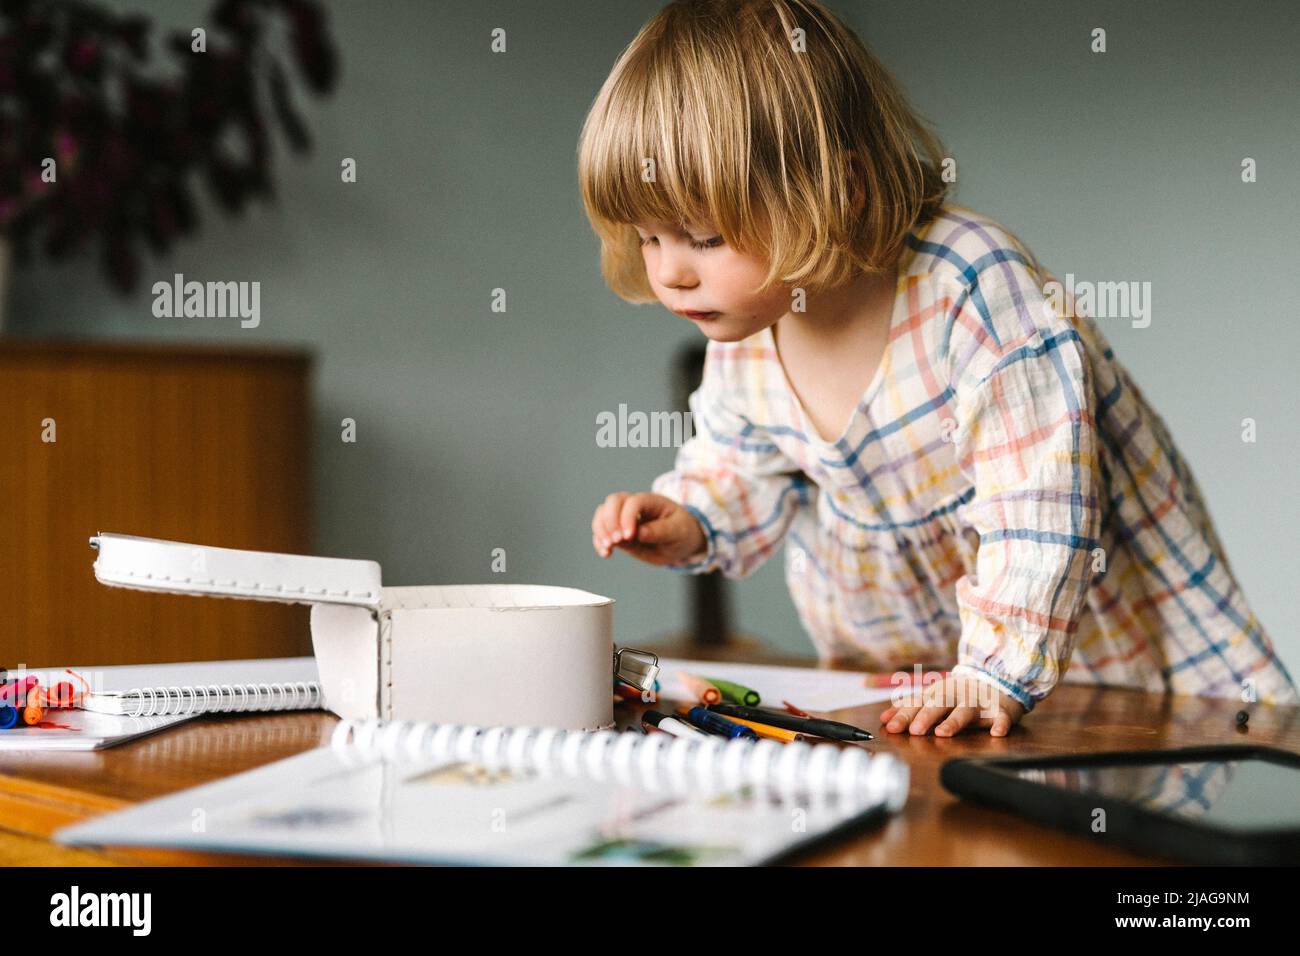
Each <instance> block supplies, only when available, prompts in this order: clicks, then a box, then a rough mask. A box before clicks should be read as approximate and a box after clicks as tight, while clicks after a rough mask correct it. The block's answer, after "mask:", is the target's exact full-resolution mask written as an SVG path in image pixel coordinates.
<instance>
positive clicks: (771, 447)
mask: <svg viewBox="0 0 1300 956" xmlns="http://www.w3.org/2000/svg"><path fill="white" fill-rule="evenodd" d="M743 361H746V359H742V358H729V357H728V356H727V354H726V353H725V351H724V348H723V346H721V345H720V344H719V343H716V342H712V343H710V344H709V346H708V351H707V352H706V354H705V361H704V374H703V376H702V379H701V382H700V387H699V388H698V389H696V390H695V392H694V393H693V394H692V395H691V397H690V410H691V422H692V435H691V437H690V438H689V439H687V440H686V441H685V442H684V443H683V445H682V447H681V448H680V449H679V450H678V453H677V460H676V463H675V466H674V468H673V470H672V471H670V472H667V473H666V474H663V475H660V476H659V477H658V478H656V479H655V480H654V483H653V485H652V490H653V491H655V492H656V493H658V494H661V495H663V496H665V497H667V498H672V499H673V500H674V501H677V502H679V503H680V504H682V505H683V506H684V507H685V508H686V509H687V510H689V511H690V512H691V514H693V515H694V516H695V517H696V519H697V520H698V521H699V522H700V526H701V527H702V528H703V529H704V535H705V538H706V539H707V540H708V553H707V554H706V555H705V556H704V557H703V558H702V559H701V560H700V561H697V562H695V563H694V564H687V565H678V566H676V567H674V568H673V570H675V571H680V572H684V573H688V574H701V573H704V572H706V571H713V570H715V569H717V570H721V571H722V573H723V574H724V575H725V576H726V577H729V578H743V577H746V576H748V575H749V574H751V573H752V572H754V571H756V570H757V569H758V568H759V567H761V566H762V565H763V563H764V562H765V561H766V560H767V559H768V558H769V557H771V555H772V554H773V553H774V552H775V551H776V549H777V547H778V545H780V543H781V541H782V539H783V538H784V537H785V534H786V531H787V530H789V527H790V522H791V521H792V520H793V518H794V516H795V514H796V513H797V511H798V508H799V506H800V505H801V504H808V502H809V495H808V478H807V476H806V475H804V473H803V472H802V471H801V470H800V469H799V467H798V465H796V464H795V463H794V462H793V461H791V460H790V459H789V458H788V457H787V456H786V455H785V453H784V452H782V451H781V450H780V449H779V448H778V447H777V446H776V445H775V444H774V443H773V442H772V440H771V438H770V437H769V436H768V435H767V434H766V433H765V432H764V431H763V429H762V428H760V427H758V426H756V425H755V424H754V423H753V422H752V421H750V420H749V419H748V418H747V417H746V416H745V415H744V414H743V413H742V411H741V409H740V408H739V407H738V406H742V405H743V402H742V400H741V396H740V394H739V393H738V391H737V390H736V389H735V388H733V387H731V386H730V385H729V383H728V380H727V379H728V375H727V372H726V371H725V367H727V366H728V365H730V364H732V363H734V362H743Z"/></svg>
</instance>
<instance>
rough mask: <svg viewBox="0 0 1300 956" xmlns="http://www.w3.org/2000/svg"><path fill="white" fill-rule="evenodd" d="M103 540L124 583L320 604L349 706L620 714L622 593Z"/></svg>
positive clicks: (123, 538) (335, 695)
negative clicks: (391, 579) (618, 618)
mask: <svg viewBox="0 0 1300 956" xmlns="http://www.w3.org/2000/svg"><path fill="white" fill-rule="evenodd" d="M91 544H92V546H95V547H97V549H98V551H99V554H98V556H97V558H96V560H95V576H96V578H98V579H99V581H100V582H102V583H104V584H108V585H112V586H114V587H126V588H136V589H140V590H147V591H164V592H169V593H175V594H195V595H211V596H216V597H230V598H245V599H249V600H261V601H287V602H291V603H302V604H310V605H311V639H312V646H313V647H314V649H315V654H316V662H317V666H318V667H319V670H320V681H321V689H322V692H323V694H324V697H325V704H326V706H327V707H328V708H329V709H330V710H332V711H333V712H334V713H336V714H338V715H339V716H340V717H348V718H368V717H379V718H383V719H389V720H423V721H432V722H435V723H456V724H472V725H477V726H494V725H502V724H508V725H523V726H549V727H564V728H569V729H595V728H598V727H608V726H610V725H612V724H613V720H614V714H613V705H612V703H611V700H612V698H611V694H610V687H611V684H612V678H613V673H614V670H613V668H614V638H613V633H614V601H613V599H612V598H607V597H601V596H600V595H598V594H591V593H589V592H587V591H581V590H577V589H574V588H565V587H553V586H549V585H534V584H465V585H441V586H432V587H396V588H395V587H383V586H382V584H381V575H380V568H379V565H378V564H377V563H375V562H374V561H357V560H351V559H343V558H320V557H311V556H307V555H289V554H272V553H269V552H262V551H238V550H232V549H229V548H211V547H207V546H204V545H194V544H184V543H181V542H177V541H160V540H156V539H152V538H137V537H132V536H129V535H118V534H100V535H99V536H98V537H96V538H92V539H91ZM650 680H651V681H653V673H652V674H651V677H650Z"/></svg>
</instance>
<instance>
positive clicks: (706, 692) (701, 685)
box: [677, 671, 722, 704]
mask: <svg viewBox="0 0 1300 956" xmlns="http://www.w3.org/2000/svg"><path fill="white" fill-rule="evenodd" d="M677 678H678V680H680V681H681V682H682V685H683V686H684V687H685V688H686V693H688V694H690V695H691V697H692V698H693V699H695V700H698V701H699V702H700V703H701V704H720V703H722V691H720V690H718V688H717V687H715V686H714V685H712V684H710V683H709V682H708V681H706V680H705V679H704V678H703V677H696V676H695V675H694V674H688V673H686V672H685V671H678V672H677Z"/></svg>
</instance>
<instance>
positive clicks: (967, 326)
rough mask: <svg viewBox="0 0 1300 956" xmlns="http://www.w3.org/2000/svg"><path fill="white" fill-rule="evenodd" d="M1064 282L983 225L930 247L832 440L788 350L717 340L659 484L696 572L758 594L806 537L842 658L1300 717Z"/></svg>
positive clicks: (803, 604)
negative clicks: (1218, 701)
mask: <svg viewBox="0 0 1300 956" xmlns="http://www.w3.org/2000/svg"><path fill="white" fill-rule="evenodd" d="M1052 280H1053V277H1052V276H1051V275H1050V274H1049V273H1046V272H1038V271H1036V268H1035V265H1034V263H1033V259H1032V257H1031V256H1029V255H1028V253H1027V250H1025V248H1024V247H1023V246H1022V245H1020V244H1019V242H1018V241H1017V240H1016V239H1015V237H1014V236H1012V235H1011V234H1010V233H1008V232H1007V231H1006V230H1004V229H1003V228H1001V227H1000V226H999V225H998V224H997V223H995V222H993V221H992V220H990V219H987V218H985V217H982V216H979V215H976V214H974V213H971V212H970V211H969V210H965V209H962V208H960V207H952V206H950V207H947V208H945V209H944V210H943V211H942V212H941V214H940V215H939V216H938V217H937V218H935V219H933V220H931V221H930V222H929V223H926V224H924V225H922V226H919V227H917V229H915V230H914V231H913V233H912V234H911V235H909V237H908V243H907V247H906V250H905V252H904V255H903V259H902V261H901V262H900V265H899V279H898V288H897V295H896V298H895V304H894V312H893V318H892V325H891V331H890V337H889V344H888V346H887V348H886V350H885V355H884V358H883V359H882V361H881V364H880V368H879V370H878V371H877V373H876V375H875V378H874V380H873V381H872V383H871V384H870V386H868V388H867V391H866V393H865V394H864V397H863V398H862V400H861V402H860V403H859V405H858V408H857V410H856V412H855V413H854V416H853V419H852V421H851V422H850V424H849V426H848V428H847V430H846V431H845V433H844V434H843V435H842V436H841V437H840V438H839V439H837V440H836V441H834V442H825V441H822V440H821V439H820V438H819V437H818V434H817V431H816V429H815V428H814V427H813V426H812V424H811V423H810V421H809V420H808V418H807V417H806V416H805V414H804V413H803V409H802V406H801V404H800V402H799V400H798V398H797V396H796V395H795V393H794V391H793V389H792V388H791V386H790V384H789V381H788V379H787V378H786V376H785V372H784V369H783V368H782V367H781V363H780V360H779V359H778V357H777V352H776V347H775V343H774V339H773V337H772V333H771V330H770V329H767V330H764V331H762V332H760V333H758V334H756V335H753V336H751V337H749V338H748V339H745V340H744V341H742V342H734V343H720V342H710V343H709V346H708V352H707V357H706V360H705V369H704V376H703V380H702V382H701V385H700V388H699V389H698V390H697V391H696V392H695V394H694V395H692V396H691V411H692V418H693V425H694V435H693V437H692V438H690V440H688V441H687V442H686V443H685V444H684V445H683V446H682V447H681V449H680V450H679V452H678V457H677V461H676V467H675V468H674V470H673V471H671V472H669V473H667V474H665V475H661V476H660V477H659V478H657V479H656V480H655V482H654V486H653V487H654V490H655V491H657V492H659V493H660V494H663V495H666V496H668V497H670V498H673V499H675V500H677V501H679V502H681V503H682V504H684V505H686V506H687V507H688V508H689V509H690V510H691V511H692V513H694V514H695V516H696V517H697V518H698V519H699V520H700V522H701V524H702V526H703V527H704V530H705V534H706V537H707V539H708V546H709V548H708V554H707V555H706V556H705V558H704V559H703V560H702V561H700V562H699V563H697V564H694V565H689V566H686V567H682V568H679V569H678V570H681V571H684V572H688V573H699V572H703V571H708V570H713V569H720V570H721V571H722V572H723V573H724V574H725V575H727V576H728V577H734V578H740V577H744V576H746V575H748V574H749V573H751V572H752V571H754V570H755V569H756V568H757V567H758V566H759V565H761V564H762V563H763V562H764V561H765V560H767V558H768V557H770V556H771V555H772V553H773V552H774V551H775V550H776V548H777V546H778V545H779V544H780V543H781V542H782V540H785V541H786V543H787V547H786V559H785V564H786V579H787V582H788V584H789V587H790V593H791V597H792V598H793V600H794V604H795V608H796V609H797V611H798V613H799V617H800V620H801V621H802V623H803V625H804V627H805V628H806V629H807V631H808V633H809V635H810V636H811V638H812V640H813V643H814V645H815V646H816V648H817V650H818V652H819V654H820V655H821V656H822V657H823V658H829V659H834V660H841V661H844V660H848V661H856V662H858V663H861V664H862V665H864V666H866V667H868V668H870V669H891V668H893V667H896V666H907V665H910V664H912V663H915V662H924V663H930V664H943V663H948V664H954V665H956V669H957V670H958V672H965V673H969V674H971V675H973V676H976V677H978V678H980V679H982V680H985V681H988V682H990V683H992V684H994V685H995V686H997V687H999V688H1000V689H1002V690H1004V691H1006V692H1008V693H1010V694H1011V695H1012V696H1014V697H1015V698H1017V699H1018V700H1020V701H1021V703H1023V704H1024V705H1025V706H1026V707H1028V708H1032V707H1033V705H1034V703H1035V702H1036V701H1038V700H1041V699H1042V698H1043V697H1045V696H1046V695H1047V694H1048V693H1050V692H1051V690H1052V688H1053V687H1054V686H1055V685H1056V683H1057V682H1058V681H1059V680H1062V679H1065V680H1067V681H1070V682H1077V683H1091V684H1109V685H1126V686H1133V687H1142V688H1147V689H1149V690H1156V691H1160V690H1170V691H1173V692H1175V693H1187V694H1203V695H1209V696H1218V697H1240V696H1241V695H1242V694H1243V691H1246V692H1247V694H1248V695H1249V693H1250V692H1253V693H1254V694H1255V696H1256V697H1257V699H1259V700H1261V701H1265V702H1277V703H1294V702H1296V701H1297V700H1300V698H1298V697H1297V693H1296V687H1295V685H1294V683H1293V682H1292V680H1291V678H1290V676H1289V675H1288V674H1287V671H1286V669H1285V668H1284V667H1283V665H1282V663H1281V661H1280V660H1279V659H1278V657H1277V655H1276V654H1275V652H1274V649H1273V646H1272V643H1271V642H1270V640H1269V639H1268V637H1267V635H1266V634H1265V633H1264V631H1263V629H1262V627H1261V626H1260V623H1259V621H1258V620H1257V619H1256V618H1255V615H1254V614H1253V613H1252V612H1251V610H1250V608H1249V606H1248V605H1247V603H1246V600H1245V597H1244V596H1243V594H1242V591H1241V589H1240V587H1239V586H1238V585H1237V582H1236V580H1235V579H1234V577H1233V575H1232V572H1231V570H1230V568H1229V567H1228V564H1227V561H1226V559H1225V556H1224V553H1223V549H1222V546H1221V544H1220V542H1219V540H1218V537H1217V535H1216V533H1215V531H1214V528H1213V526H1212V524H1211V523H1210V519H1209V516H1208V514H1207V512H1206V509H1205V507H1204V505H1203V503H1202V501H1201V496H1200V492H1199V490H1198V488H1197V486H1196V482H1195V480H1194V478H1193V476H1192V474H1191V472H1190V470H1189V469H1188V467H1187V465H1186V463H1185V462H1184V461H1183V460H1182V458H1181V456H1180V455H1179V453H1178V450H1177V448H1176V447H1175V446H1174V443H1173V441H1172V439H1171V438H1170V436H1169V433H1168V431H1167V430H1166V428H1165V425H1164V423H1163V422H1162V421H1161V419H1160V418H1159V416H1158V415H1157V414H1156V413H1155V412H1154V411H1153V410H1152V408H1151V407H1150V406H1149V405H1148V404H1147V403H1146V400H1145V399H1144V397H1143V396H1142V393H1141V392H1140V391H1139V390H1138V388H1137V386H1136V385H1135V384H1134V383H1133V381H1132V379H1131V378H1130V377H1129V375H1128V373H1127V372H1126V371H1125V370H1124V368H1123V367H1122V366H1121V365H1120V364H1119V362H1118V361H1117V360H1116V359H1115V357H1114V355H1113V353H1112V352H1111V350H1110V347H1109V346H1108V345H1107V343H1106V341H1105V339H1104V338H1103V336H1102V335H1101V333H1100V331H1099V330H1098V328H1097V326H1096V323H1095V322H1094V320H1093V319H1091V318H1088V317H1086V316H1080V315H1078V314H1077V311H1078V310H1077V309H1074V308H1072V307H1071V305H1070V304H1069V303H1066V304H1064V305H1063V306H1062V307H1061V308H1054V307H1053V304H1052V303H1053V300H1052V299H1049V298H1048V297H1047V296H1045V294H1044V288H1045V286H1046V284H1047V283H1048V282H1050V281H1052Z"/></svg>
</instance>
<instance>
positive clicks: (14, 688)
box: [0, 674, 41, 706]
mask: <svg viewBox="0 0 1300 956" xmlns="http://www.w3.org/2000/svg"><path fill="white" fill-rule="evenodd" d="M40 682H41V681H40V678H38V677H37V676H36V675H35V674H28V675H27V676H26V677H19V678H17V679H16V680H11V681H9V683H7V684H5V685H4V686H3V687H0V701H4V702H6V703H10V704H13V705H15V706H17V705H18V702H19V701H23V700H26V699H27V692H28V691H30V690H31V689H32V688H33V687H36V686H37V685H39V684H40Z"/></svg>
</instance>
